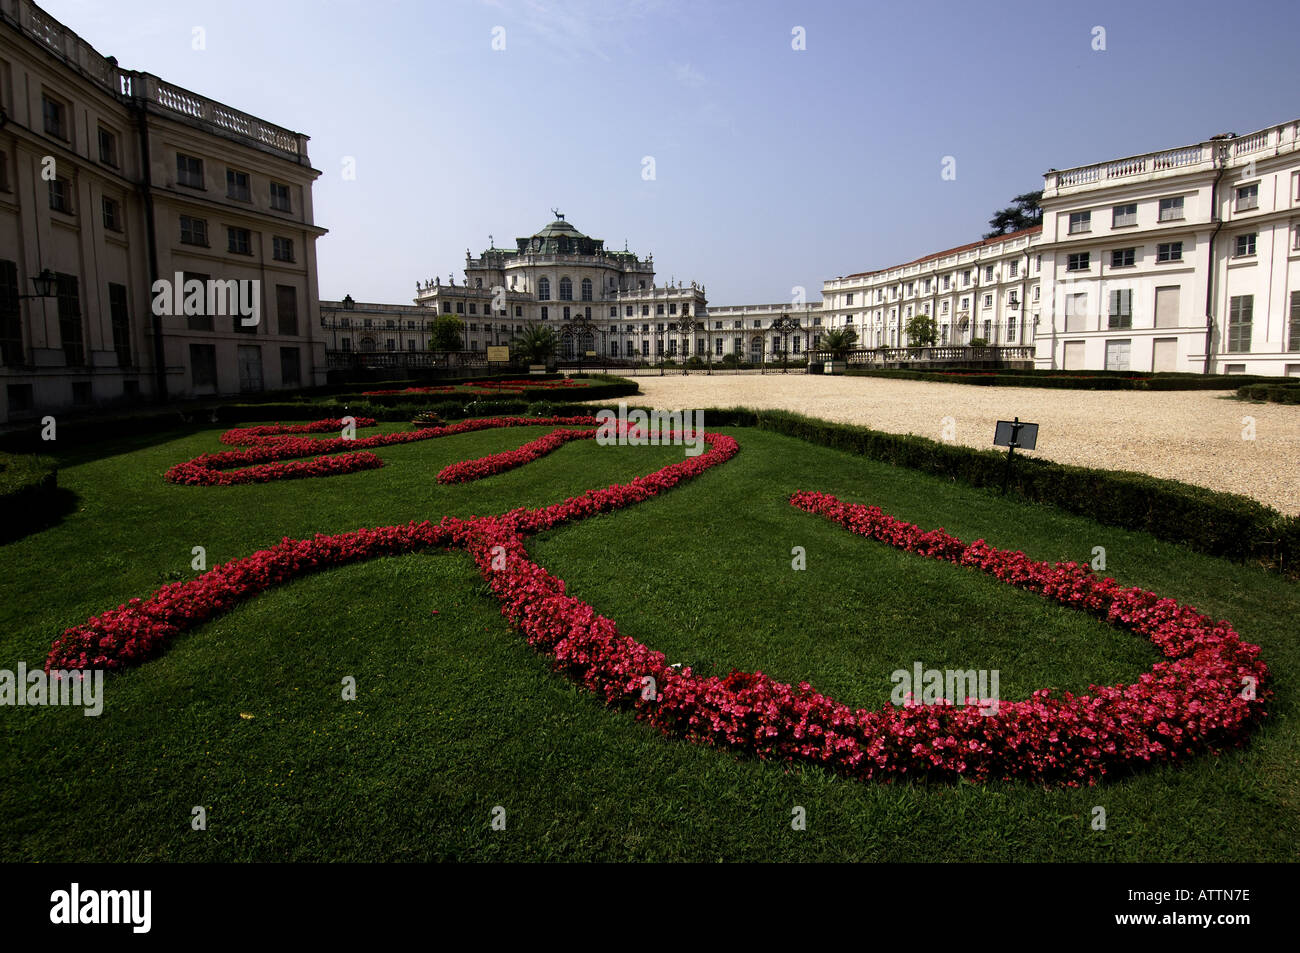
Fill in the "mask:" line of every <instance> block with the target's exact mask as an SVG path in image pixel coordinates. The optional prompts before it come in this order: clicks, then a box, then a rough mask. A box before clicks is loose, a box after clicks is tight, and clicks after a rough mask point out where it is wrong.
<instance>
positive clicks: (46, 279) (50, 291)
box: [18, 268, 58, 301]
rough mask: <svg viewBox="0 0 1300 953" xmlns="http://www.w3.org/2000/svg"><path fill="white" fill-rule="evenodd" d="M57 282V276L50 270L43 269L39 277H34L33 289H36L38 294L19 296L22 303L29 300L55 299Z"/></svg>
mask: <svg viewBox="0 0 1300 953" xmlns="http://www.w3.org/2000/svg"><path fill="white" fill-rule="evenodd" d="M57 280H58V278H57V276H56V275H55V274H54V272H52V271H50V269H48V268H45V269H42V270H41V273H40V274H39V275H32V287H33V288H35V289H36V294H34V295H19V296H18V299H19V300H20V301H22V300H25V299H27V298H53V297H54V285H55V282H56V281H57Z"/></svg>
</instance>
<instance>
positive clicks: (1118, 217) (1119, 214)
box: [1110, 202, 1138, 228]
mask: <svg viewBox="0 0 1300 953" xmlns="http://www.w3.org/2000/svg"><path fill="white" fill-rule="evenodd" d="M1137 223H1138V207H1137V203H1136V202H1129V203H1128V204H1127V205H1116V206H1115V207H1114V208H1113V209H1111V210H1110V227H1111V228H1127V227H1129V226H1130V225H1136V224H1137Z"/></svg>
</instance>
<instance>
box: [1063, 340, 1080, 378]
mask: <svg viewBox="0 0 1300 953" xmlns="http://www.w3.org/2000/svg"><path fill="white" fill-rule="evenodd" d="M1083 347H1084V342H1083V341H1066V342H1065V355H1064V368H1065V370H1067V371H1081V370H1083Z"/></svg>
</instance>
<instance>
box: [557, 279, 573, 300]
mask: <svg viewBox="0 0 1300 953" xmlns="http://www.w3.org/2000/svg"><path fill="white" fill-rule="evenodd" d="M560 300H561V301H572V300H573V282H572V281H570V280H569V279H568V278H561V279H560Z"/></svg>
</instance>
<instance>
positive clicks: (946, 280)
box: [943, 275, 952, 291]
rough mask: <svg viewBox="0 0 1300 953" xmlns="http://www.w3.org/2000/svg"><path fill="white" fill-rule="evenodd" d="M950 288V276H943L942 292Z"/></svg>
mask: <svg viewBox="0 0 1300 953" xmlns="http://www.w3.org/2000/svg"><path fill="white" fill-rule="evenodd" d="M951 287H952V275H944V276H943V290H944V291H947V290H948V289H949V288H951Z"/></svg>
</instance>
